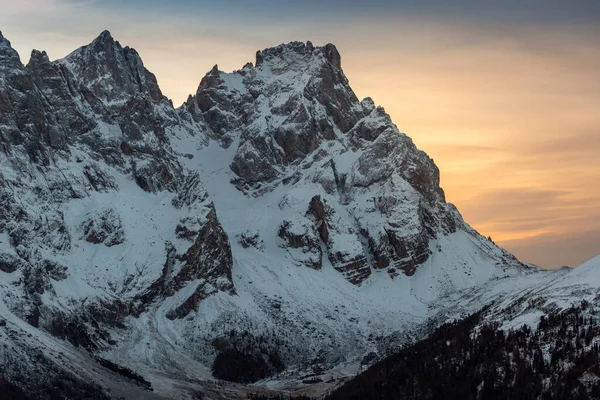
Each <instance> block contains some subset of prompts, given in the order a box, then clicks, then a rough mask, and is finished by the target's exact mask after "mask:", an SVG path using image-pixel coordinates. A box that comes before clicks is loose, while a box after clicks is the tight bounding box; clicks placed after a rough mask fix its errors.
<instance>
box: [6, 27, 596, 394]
mask: <svg viewBox="0 0 600 400" xmlns="http://www.w3.org/2000/svg"><path fill="white" fill-rule="evenodd" d="M0 61H2V62H0V150H1V151H0V198H1V203H0V292H1V293H0V295H1V296H2V299H3V301H2V303H1V307H0V316H1V317H2V318H3V321H5V323H6V325H5V326H4V327H0V334H2V335H3V336H2V337H3V341H4V342H5V343H7V346H5V347H4V348H2V349H0V356H2V357H3V360H5V362H8V361H6V360H11V362H12V363H14V365H17V366H18V368H13V369H11V370H6V369H2V371H1V373H2V375H3V376H4V378H3V379H6V380H8V381H11V382H27V380H28V379H30V377H31V376H32V374H38V375H39V374H42V375H45V376H47V377H48V379H47V380H44V381H41V382H38V384H39V385H46V384H48V382H49V381H51V380H52V379H59V380H60V379H62V380H64V379H67V380H71V381H72V382H78V383H77V385H80V386H81V387H82V388H83V389H82V390H87V389H86V388H85V385H84V381H85V382H94V383H95V385H96V387H95V389H93V388H92V389H89V388H88V389H89V390H91V391H94V393H95V394H94V395H98V396H100V397H98V398H101V396H102V393H103V391H104V393H106V391H105V390H106V389H107V388H110V389H111V391H112V392H111V393H113V395H115V393H117V392H119V393H125V394H124V395H125V396H126V397H127V396H130V397H131V398H135V397H140V398H143V397H144V396H145V395H148V396H149V394H148V393H149V392H146V391H144V389H143V385H142V388H141V389H140V388H139V387H138V386H139V385H137V386H136V385H135V384H134V382H133V381H135V379H134V380H133V381H131V379H130V380H127V379H125V378H123V374H122V373H121V374H120V375H119V374H115V372H114V371H111V370H110V368H108V369H107V367H106V364H104V366H102V365H99V364H98V363H97V362H96V361H95V357H102V358H104V359H108V360H111V361H112V362H115V363H117V364H119V365H121V366H124V367H127V368H130V369H131V370H133V371H136V372H137V373H138V374H140V375H141V376H143V377H144V378H145V379H147V380H149V381H150V382H151V383H152V385H153V387H154V389H155V391H154V395H156V396H157V397H158V398H160V396H164V397H167V398H168V397H172V396H173V393H178V395H177V396H178V397H181V398H184V397H185V396H186V395H190V396H192V395H193V392H194V390H200V389H201V390H202V391H204V392H205V393H214V392H216V391H222V390H223V389H222V388H220V389H219V388H216V387H215V386H214V383H213V382H214V380H213V378H212V377H211V366H212V365H213V362H214V360H215V358H216V357H218V356H222V355H223V354H232V352H238V353H236V354H244V355H246V356H248V357H255V358H256V359H260V360H262V364H261V368H262V369H264V371H265V373H264V374H263V376H264V377H266V376H268V375H275V374H279V378H280V382H283V383H281V385H288V384H290V382H294V381H295V380H296V379H299V377H301V376H302V375H303V374H306V373H309V372H310V373H315V372H318V373H320V372H322V371H330V370H331V371H341V372H339V373H344V371H348V369H347V368H346V366H348V365H357V361H360V360H361V359H362V357H363V356H365V355H366V354H370V353H381V352H385V351H386V350H387V347H388V346H389V345H390V344H391V343H398V341H397V340H396V339H397V338H400V339H398V340H405V339H406V340H410V338H411V335H420V334H422V333H423V332H424V331H423V329H424V327H427V326H429V325H428V324H429V323H430V321H431V318H433V321H439V320H442V319H443V318H446V317H448V316H453V315H457V314H458V313H460V312H465V313H467V312H472V311H475V310H477V309H478V308H479V307H481V306H483V305H484V304H487V303H489V302H492V301H495V300H498V299H499V298H506V299H507V300H506V301H509V300H508V299H509V298H511V296H513V294H517V293H521V292H519V290H522V291H523V293H525V291H526V290H529V289H528V288H531V287H536V288H537V287H540V288H541V286H539V285H542V284H545V283H548V284H550V283H551V282H553V281H552V280H553V279H555V278H556V277H558V276H562V275H560V272H553V273H545V272H543V271H537V270H534V269H531V268H529V267H526V266H524V265H523V264H521V263H520V262H519V261H518V260H516V259H515V258H514V257H513V256H512V255H510V254H509V253H507V252H506V251H504V250H503V249H501V248H499V247H497V246H495V245H494V244H493V243H492V242H490V241H488V240H487V239H485V238H484V237H482V236H481V235H479V234H478V233H477V232H475V231H474V230H473V229H472V228H470V227H469V226H468V225H467V224H466V223H465V222H464V221H463V219H462V217H461V216H460V214H459V213H458V211H457V210H456V208H455V207H454V206H453V205H451V204H449V203H446V201H445V198H444V193H443V190H442V189H441V188H440V187H439V171H438V170H437V167H436V166H435V164H434V163H433V161H432V160H431V159H430V158H429V157H428V156H427V155H426V154H425V153H423V152H422V151H420V150H418V149H417V148H416V146H415V145H414V144H413V142H412V141H411V139H410V138H409V137H407V136H406V135H404V134H403V133H401V132H400V131H399V130H398V128H397V127H396V126H395V125H394V124H393V123H392V121H391V120H390V118H389V116H388V115H387V114H386V113H385V111H384V109H383V108H381V107H376V106H375V105H374V103H373V101H372V100H371V99H364V100H362V101H359V100H358V99H357V98H356V96H355V95H354V93H353V91H352V89H351V88H350V86H349V83H348V80H347V78H346V77H345V76H344V73H343V70H342V67H341V57H340V55H339V53H338V52H337V49H336V48H335V46H333V45H331V44H329V45H326V46H323V47H315V46H313V45H312V44H311V43H310V42H308V43H299V42H293V43H290V44H286V45H280V46H277V47H274V48H270V49H265V50H263V51H260V52H258V53H257V56H256V65H252V64H250V63H249V64H247V65H246V66H244V68H242V69H241V70H239V71H235V72H233V73H225V72H222V71H219V70H218V68H217V67H216V66H215V68H213V69H212V70H211V71H210V72H209V73H208V74H207V75H206V76H205V78H204V79H203V80H202V82H201V83H200V85H199V87H198V90H197V92H196V94H195V95H194V96H190V97H189V99H188V101H186V103H185V104H183V105H182V106H181V107H180V108H177V109H175V108H174V107H173V106H172V104H171V102H170V101H169V100H168V99H166V98H165V97H164V96H163V95H162V93H161V91H160V89H159V87H158V85H157V82H156V79H155V77H154V75H152V74H151V73H150V72H149V71H147V70H146V69H145V68H144V66H143V63H142V61H141V58H140V57H139V55H138V54H137V52H136V51H135V50H133V49H131V48H128V47H122V46H121V45H120V44H119V42H116V41H115V40H114V39H113V38H112V37H111V36H110V34H109V33H108V32H103V33H102V34H101V35H100V36H99V37H98V38H97V39H95V40H94V41H93V42H92V43H91V44H90V45H88V46H84V47H82V48H80V49H78V50H76V51H75V52H73V53H72V54H70V55H69V56H67V57H66V58H64V59H62V60H57V61H54V62H50V61H49V59H48V56H47V55H46V54H45V53H44V52H39V51H33V53H32V56H31V60H30V61H29V63H28V64H27V66H26V67H25V66H23V65H22V64H21V62H20V60H19V56H18V54H17V53H16V52H15V51H14V50H13V49H12V48H11V47H10V43H9V42H8V40H6V39H5V38H4V37H2V36H1V35H0ZM586 268H588V267H586ZM586 268H584V270H585V269H586ZM588 269H589V268H588ZM591 274H593V272H591ZM567 275H568V274H567ZM565 276H566V275H565ZM565 279H566V278H565ZM573 279H575V280H577V278H573ZM565 282H567V281H565ZM565 287H566V288H567V289H565V290H566V291H565V293H567V295H571V294H572V292H573V291H572V290H571V289H569V287H571V288H572V286H568V285H567V286H565ZM531 290H534V289H531ZM535 290H537V289H535ZM569 293H570V294H569ZM503 296H506V297H503ZM9 338H10V339H9ZM25 338H26V339H25ZM403 338H404V339H403ZM30 348H36V349H39V352H40V353H39V354H40V356H39V357H40V359H41V360H44V361H43V362H41V363H40V364H39V366H38V367H36V368H37V369H34V368H33V367H32V366H31V362H32V361H31V360H30V359H29V358H26V357H23V354H25V353H26V352H28V351H29V350H28V349H30ZM44 349H45V350H44ZM65 354H66V355H65ZM61 357H67V359H66V362H65V360H63V359H61ZM61 360H62V361H61ZM73 364H76V365H77V366H78V368H82V369H84V370H85V371H86V374H83V375H82V374H77V369H76V368H74V367H72V365H73ZM5 365H6V363H5ZM65 366H68V368H67V367H65ZM350 370H351V369H350ZM65 377H66V378H65ZM138 383H139V382H138ZM21 385H22V386H24V387H25V388H26V389H28V390H30V391H32V390H35V389H36V387H37V386H36V385H33V384H30V385H29V386H28V385H27V384H25V383H22V384H21ZM77 385H75V386H76V387H79V386H77ZM140 390H141V392H140ZM228 390H230V393H229V396H231V397H236V396H243V394H241V393H242V392H243V390H245V389H244V388H243V387H239V386H236V385H231V386H230V387H229V389H228ZM256 390H258V389H256ZM90 393H91V392H90ZM127 393H129V395H127ZM140 393H141V394H140ZM144 393H146V394H144ZM71 395H72V394H71ZM88 397H92V396H91V395H89V396H88Z"/></svg>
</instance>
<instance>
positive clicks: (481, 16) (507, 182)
mask: <svg viewBox="0 0 600 400" xmlns="http://www.w3.org/2000/svg"><path fill="white" fill-rule="evenodd" d="M0 10H1V12H0V30H2V32H3V34H4V36H6V37H7V38H8V39H9V40H10V41H11V42H12V44H13V47H14V48H15V49H17V51H18V52H19V54H20V55H21V59H22V61H23V62H24V63H27V61H28V58H29V54H30V52H31V50H32V49H34V48H35V49H39V50H46V51H47V52H48V54H49V56H50V58H51V59H56V58H61V57H64V56H65V55H67V54H68V53H69V52H71V51H73V50H74V49H76V48H77V47H79V46H82V45H85V44H87V43H89V42H91V41H92V40H93V39H94V38H95V37H96V36H98V35H99V34H100V32H101V31H102V30H104V29H108V30H109V31H110V32H111V33H112V35H113V37H115V38H116V39H117V40H119V41H120V42H121V44H122V45H124V46H125V45H128V46H131V47H134V48H135V49H136V50H138V52H139V53H140V55H141V56H142V59H143V60H144V63H145V65H146V67H147V68H148V69H149V70H150V71H152V72H154V73H155V74H156V76H157V78H158V81H159V84H160V86H161V89H162V90H163V92H164V93H165V94H166V95H167V96H168V97H170V98H171V99H173V101H174V103H175V104H176V105H177V104H181V103H182V102H183V101H184V100H185V99H186V98H187V96H188V94H190V93H194V92H195V90H196V88H197V86H198V83H199V82H200V79H201V78H202V76H204V74H205V73H206V72H208V71H209V70H210V69H211V68H212V66H213V65H214V64H218V65H219V69H221V70H224V71H232V70H235V69H239V68H241V67H242V66H243V65H244V64H245V63H246V62H248V61H254V54H255V52H256V50H259V49H263V48H266V47H272V46H276V45H278V44H280V43H285V42H289V41H292V40H300V41H306V40H311V41H312V42H313V43H314V44H315V45H323V44H326V43H330V42H331V43H334V44H335V45H336V46H337V48H338V50H339V51H340V53H341V55H342V68H343V69H344V72H345V74H346V76H347V77H348V79H349V80H350V84H351V86H352V87H353V89H354V90H355V92H356V94H357V96H358V97H359V98H363V97H366V96H369V97H372V98H373V99H374V101H375V102H376V103H377V104H378V105H382V106H383V107H385V109H386V111H387V112H388V113H389V114H390V115H391V117H392V119H393V121H394V122H395V123H396V125H398V127H399V129H400V130H401V131H402V132H405V133H406V134H407V135H409V136H410V137H412V138H413V140H414V142H415V143H416V145H417V146H418V147H419V148H420V149H422V150H424V151H426V152H427V153H428V154H429V155H430V156H431V157H432V158H433V159H434V161H435V162H436V164H437V165H438V167H439V168H440V171H441V181H442V187H443V188H444V190H445V192H446V197H447V200H448V201H450V202H452V203H454V204H456V206H457V207H458V209H459V210H460V212H461V213H462V215H463V217H464V218H465V220H466V221H467V222H468V223H469V224H471V225H472V226H473V227H475V228H476V229H477V230H478V231H479V232H480V233H482V234H483V235H485V236H491V237H492V239H493V240H494V241H495V242H496V243H497V244H499V245H501V246H503V247H505V248H506V249H507V250H509V251H511V252H512V253H513V254H515V255H516V256H517V257H519V258H520V259H521V260H522V261H525V262H530V263H535V264H537V265H540V266H542V267H545V268H556V267H559V266H563V265H569V266H577V265H579V264H581V263H582V262H583V261H585V260H587V259H589V258H591V257H593V256H595V255H597V254H600V1H598V0H577V1H572V0H501V1H500V0H488V1H481V0H455V1H447V0H431V1H428V0H423V1H414V0H412V1H411V0H395V1H391V0H370V1H357V0H344V1H342V0H329V1H326V0H319V1H317V0H305V1H299V0H286V1H280V0H278V1H275V0H255V1H248V0H233V1H218V2H217V1H210V2H209V1H203V0H199V1H191V0H171V1H168V2H167V1H157V0H143V1H142V0H134V1H122V0H121V1H117V0H29V1H28V0H20V1H19V2H15V1H14V0H10V1H7V0H0Z"/></svg>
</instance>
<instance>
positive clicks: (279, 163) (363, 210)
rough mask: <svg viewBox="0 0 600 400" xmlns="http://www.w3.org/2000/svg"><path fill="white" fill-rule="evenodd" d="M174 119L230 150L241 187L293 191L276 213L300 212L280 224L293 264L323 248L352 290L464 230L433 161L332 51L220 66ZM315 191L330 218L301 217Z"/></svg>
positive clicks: (269, 53) (275, 52)
mask: <svg viewBox="0 0 600 400" xmlns="http://www.w3.org/2000/svg"><path fill="white" fill-rule="evenodd" d="M179 112H180V114H181V116H182V119H186V118H187V119H191V120H196V121H199V123H202V124H205V126H206V129H207V130H208V136H209V138H211V139H213V140H216V141H218V142H219V143H220V144H221V146H223V147H226V148H228V147H230V146H233V147H234V148H235V149H234V150H233V151H234V155H233V157H232V158H231V163H230V165H229V168H230V169H231V171H232V172H233V174H234V176H233V178H232V180H231V181H232V183H233V184H234V185H235V186H236V187H237V188H238V189H239V190H240V191H242V192H243V193H245V194H247V195H249V196H255V197H261V196H262V197H268V196H270V194H269V193H270V192H273V191H275V190H276V189H277V188H281V187H286V188H288V189H289V190H291V192H290V193H288V194H286V195H285V196H284V197H283V198H282V199H281V201H280V202H279V208H280V209H281V210H282V211H285V212H286V213H288V214H293V215H295V216H298V217H297V218H294V219H289V218H287V219H284V220H282V221H280V222H279V225H280V229H279V231H278V233H277V236H278V237H279V238H280V239H281V240H282V241H280V246H283V247H285V248H287V249H288V253H289V255H290V257H291V258H292V259H294V260H295V261H296V262H298V263H300V264H303V265H307V266H309V267H311V268H316V269H319V268H321V265H322V260H321V259H322V254H321V253H322V249H321V244H323V245H324V246H325V247H326V248H327V250H328V251H327V256H328V258H329V261H330V262H331V263H332V264H333V265H334V267H335V268H336V269H338V270H340V271H343V272H342V273H343V274H344V275H345V276H346V277H347V278H348V280H350V281H351V282H352V283H354V284H360V283H362V282H364V281H365V280H366V279H368V277H369V276H370V274H371V270H372V269H386V270H388V272H389V273H390V274H392V275H396V276H397V275H398V273H400V272H401V273H403V274H404V275H407V276H411V275H413V274H414V273H415V271H416V269H417V268H418V266H419V265H421V264H423V263H425V262H426V261H427V260H428V259H429V257H430V255H431V253H432V249H431V248H430V242H431V241H432V240H436V238H438V237H440V236H443V235H448V234H452V233H454V232H456V231H457V229H463V227H464V226H465V225H464V222H463V221H462V218H461V217H460V215H459V214H458V213H457V212H456V209H455V208H454V207H453V206H452V205H450V204H447V203H446V202H445V197H444V192H443V190H442V189H441V188H440V186H439V171H438V169H437V167H436V166H435V164H434V163H433V161H432V160H431V159H430V158H429V157H428V156H427V155H426V154H425V153H423V152H422V151H420V150H418V149H417V148H416V146H415V145H414V143H413V142H412V140H411V139H410V138H408V137H407V136H406V135H404V134H402V133H400V132H399V131H398V129H397V127H396V126H395V125H394V124H393V123H392V121H391V120H390V117H389V115H387V114H386V113H385V110H384V109H383V108H381V107H376V106H375V105H374V103H373V101H372V100H371V99H369V98H367V99H365V100H363V101H362V102H359V101H358V99H357V98H356V96H355V94H354V92H353V91H352V89H351V88H350V86H349V84H348V79H347V78H346V77H345V75H344V73H343V71H342V68H341V58H340V56H339V53H338V51H337V49H336V48H335V46H333V45H331V44H329V45H326V46H323V47H315V46H313V45H312V44H311V43H310V42H308V43H306V44H304V43H300V42H292V43H289V44H286V45H280V46H277V47H274V48H270V49H265V50H263V51H260V52H258V53H257V59H256V65H255V66H253V65H252V64H247V65H246V66H244V68H242V69H241V70H238V71H235V72H233V73H230V74H228V73H224V72H222V71H219V69H218V67H217V66H215V67H214V68H213V69H212V70H211V71H210V72H209V73H208V74H207V75H206V76H205V77H204V78H203V79H202V81H201V83H200V85H199V87H198V91H197V92H196V95H195V96H194V97H190V98H189V99H188V101H187V102H186V103H185V104H184V105H183V106H182V107H181V108H180V110H179ZM314 184H316V185H317V186H318V187H317V188H315V187H311V188H310V189H307V190H305V191H301V190H300V188H302V187H307V185H309V186H310V185H314ZM295 188H296V189H298V190H294V189H295ZM309 192H310V193H309ZM315 195H316V196H321V197H322V198H323V199H324V201H326V202H327V203H328V204H330V206H329V207H328V208H329V210H332V211H330V216H329V220H328V221H326V220H325V219H324V218H323V217H315V216H314V215H313V217H312V218H313V221H311V220H309V219H307V218H306V216H305V215H304V214H305V211H306V208H307V207H312V206H311V204H310V202H311V198H312V197H313V196H315ZM303 208H304V210H302V209H303ZM315 224H316V225H315ZM319 230H320V233H319V232H318V231H319ZM329 231H331V232H332V234H331V237H324V235H325V234H326V233H327V232H329ZM319 237H320V239H319ZM338 238H339V239H338ZM478 240H479V239H478ZM342 247H343V249H342Z"/></svg>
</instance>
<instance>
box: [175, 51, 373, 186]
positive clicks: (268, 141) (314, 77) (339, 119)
mask: <svg viewBox="0 0 600 400" xmlns="http://www.w3.org/2000/svg"><path fill="white" fill-rule="evenodd" d="M339 63H340V57H339V53H338V52H337V49H336V48H335V47H334V46H333V45H327V46H325V47H314V46H313V45H312V44H310V42H309V43H307V44H304V43H300V42H293V43H290V44H287V45H280V46H278V47H275V48H271V49H265V50H263V51H261V52H258V53H257V55H256V67H253V66H252V65H251V64H247V65H246V66H245V67H244V68H243V69H241V70H239V71H236V72H234V73H232V74H225V73H223V72H221V71H219V70H218V68H217V66H215V68H213V69H212V70H211V71H210V72H209V73H208V74H207V75H206V76H205V77H204V78H203V79H202V81H201V82H200V85H199V87H198V91H197V92H196V95H195V96H194V97H192V98H190V99H189V100H188V101H187V102H186V103H185V104H184V106H183V110H184V111H186V110H196V109H199V110H200V111H201V112H202V116H203V121H205V122H206V124H207V125H208V127H209V128H210V130H211V131H212V135H211V136H212V137H213V138H216V139H218V140H220V141H221V142H222V143H224V144H225V145H228V144H229V143H231V141H232V140H233V138H235V137H239V140H240V144H239V146H238V148H237V151H236V154H235V156H234V158H233V160H232V164H231V168H232V170H233V171H234V172H235V173H236V175H237V177H238V178H237V179H236V186H237V187H238V188H240V189H241V190H244V191H250V190H252V189H256V188H260V187H263V186H265V185H266V184H268V183H270V182H272V181H274V180H276V179H277V178H281V177H282V175H283V174H282V172H283V170H282V167H285V166H287V165H289V164H291V163H294V162H295V161H297V160H301V159H303V158H304V157H306V156H307V155H308V154H310V153H311V152H312V151H314V150H315V149H317V148H318V147H319V145H320V144H321V143H322V142H323V141H326V140H334V139H335V138H336V135H335V133H334V127H335V128H337V129H339V130H340V131H341V132H347V131H348V130H349V129H350V128H351V127H352V126H353V125H354V124H355V123H356V121H357V120H358V119H359V118H360V117H361V116H362V112H363V110H362V107H360V105H359V103H358V100H357V99H356V96H355V95H354V93H353V92H352V90H351V89H350V87H349V85H348V80H347V79H346V77H345V76H344V74H343V73H342V71H341V69H340V67H339ZM190 114H192V113H191V112H190Z"/></svg>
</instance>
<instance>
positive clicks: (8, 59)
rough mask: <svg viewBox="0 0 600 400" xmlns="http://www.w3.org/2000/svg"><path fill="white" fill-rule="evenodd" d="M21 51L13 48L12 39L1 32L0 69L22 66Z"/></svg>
mask: <svg viewBox="0 0 600 400" xmlns="http://www.w3.org/2000/svg"><path fill="white" fill-rule="evenodd" d="M22 66H23V65H22V64H21V58H20V57H19V53H17V51H16V50H15V49H13V48H12V46H11V44H10V41H9V40H8V39H6V38H5V37H4V36H3V35H2V33H1V32H0V70H5V69H10V68H21V67H22Z"/></svg>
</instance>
